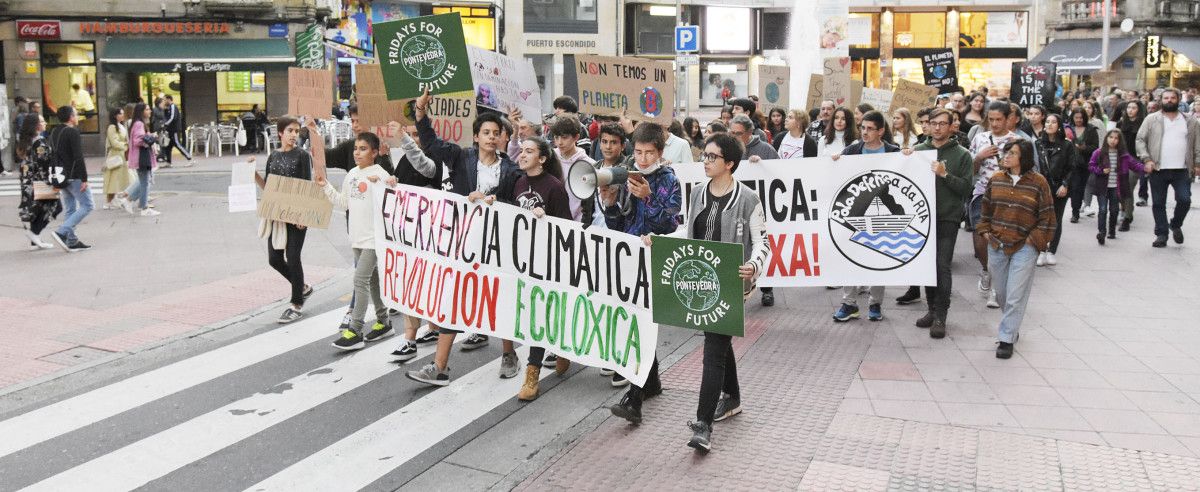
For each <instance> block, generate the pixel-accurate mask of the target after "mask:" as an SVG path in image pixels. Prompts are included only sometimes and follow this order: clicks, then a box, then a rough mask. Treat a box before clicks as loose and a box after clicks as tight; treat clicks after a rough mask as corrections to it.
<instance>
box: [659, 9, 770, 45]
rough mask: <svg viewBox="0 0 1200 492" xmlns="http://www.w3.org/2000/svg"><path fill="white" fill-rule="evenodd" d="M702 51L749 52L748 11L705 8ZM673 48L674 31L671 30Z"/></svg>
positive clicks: (749, 30) (749, 26)
mask: <svg viewBox="0 0 1200 492" xmlns="http://www.w3.org/2000/svg"><path fill="white" fill-rule="evenodd" d="M704 21H705V22H704V29H701V31H703V33H702V35H703V36H704V51H705V52H706V53H715V52H720V53H749V52H750V33H751V29H750V28H751V25H750V9H748V8H741V7H705V11H704ZM670 32H671V35H672V48H674V38H673V36H674V35H675V34H674V33H675V29H674V28H672V29H671V31H670Z"/></svg>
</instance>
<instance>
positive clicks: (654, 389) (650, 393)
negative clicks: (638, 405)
mask: <svg viewBox="0 0 1200 492" xmlns="http://www.w3.org/2000/svg"><path fill="white" fill-rule="evenodd" d="M647 384H648V383H647ZM662 392H663V388H662V383H661V382H660V383H658V384H655V385H654V386H645V387H643V388H642V399H643V400H649V399H651V398H654V397H656V396H658V395H661V394H662Z"/></svg>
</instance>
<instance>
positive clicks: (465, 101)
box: [396, 91, 478, 147]
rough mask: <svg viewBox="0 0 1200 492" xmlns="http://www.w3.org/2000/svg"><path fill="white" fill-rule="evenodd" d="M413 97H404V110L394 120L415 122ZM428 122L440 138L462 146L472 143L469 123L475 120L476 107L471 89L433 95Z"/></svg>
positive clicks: (428, 111) (408, 123)
mask: <svg viewBox="0 0 1200 492" xmlns="http://www.w3.org/2000/svg"><path fill="white" fill-rule="evenodd" d="M413 101H414V100H413V99H405V100H404V101H402V102H403V104H404V112H403V113H402V114H401V115H400V118H399V119H397V120H396V121H397V122H399V123H401V124H405V125H413V124H416V119H415V116H414V114H413ZM427 114H428V115H429V122H430V123H431V124H432V125H433V131H434V132H436V133H437V134H438V137H441V139H442V140H445V141H447V142H453V143H456V144H458V145H460V146H463V147H470V146H471V145H474V143H475V142H474V139H473V138H472V137H473V135H472V134H471V124H472V123H474V122H475V116H476V115H477V114H478V109H477V108H476V107H475V93H474V92H472V91H467V92H455V93H452V94H442V95H440V96H433V98H431V99H430V101H429V108H428V109H427Z"/></svg>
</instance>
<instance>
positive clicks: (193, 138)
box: [187, 125, 209, 157]
mask: <svg viewBox="0 0 1200 492" xmlns="http://www.w3.org/2000/svg"><path fill="white" fill-rule="evenodd" d="M208 134H209V131H208V127H207V126H204V125H192V126H190V127H188V129H187V139H188V154H189V155H196V143H197V142H200V143H201V144H203V145H204V157H208Z"/></svg>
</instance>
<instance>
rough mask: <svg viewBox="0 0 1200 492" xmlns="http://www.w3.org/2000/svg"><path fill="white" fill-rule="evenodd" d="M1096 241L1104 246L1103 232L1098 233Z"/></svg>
mask: <svg viewBox="0 0 1200 492" xmlns="http://www.w3.org/2000/svg"><path fill="white" fill-rule="evenodd" d="M1096 242H1098V243H1100V245H1101V246H1104V233H1103V232H1097V233H1096Z"/></svg>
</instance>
